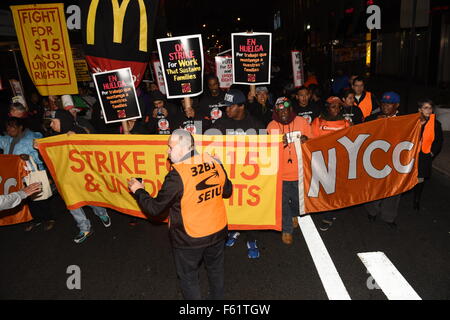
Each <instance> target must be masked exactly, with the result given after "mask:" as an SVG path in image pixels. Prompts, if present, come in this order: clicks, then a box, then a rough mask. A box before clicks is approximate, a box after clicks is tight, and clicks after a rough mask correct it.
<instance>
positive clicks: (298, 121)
mask: <svg viewBox="0 0 450 320" xmlns="http://www.w3.org/2000/svg"><path fill="white" fill-rule="evenodd" d="M267 132H268V133H269V134H287V136H288V141H291V140H292V138H293V137H295V136H296V135H298V134H299V133H301V134H302V135H304V136H307V137H308V138H312V133H311V126H310V125H309V123H308V120H306V119H305V118H303V117H299V116H297V117H295V119H294V120H293V121H292V122H291V123H289V124H285V125H283V124H281V123H279V122H277V121H275V120H273V121H271V122H270V123H269V125H268V126H267ZM279 166H280V168H281V170H282V179H283V180H284V181H297V180H298V161H297V153H296V151H295V145H294V143H293V142H290V143H289V144H288V145H287V147H285V148H283V153H282V154H280V164H279Z"/></svg>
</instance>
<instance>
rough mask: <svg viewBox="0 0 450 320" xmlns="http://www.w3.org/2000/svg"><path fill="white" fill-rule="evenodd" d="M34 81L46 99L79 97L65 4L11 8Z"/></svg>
mask: <svg viewBox="0 0 450 320" xmlns="http://www.w3.org/2000/svg"><path fill="white" fill-rule="evenodd" d="M11 11H12V13H13V18H14V25H15V28H16V33H17V39H18V40H19V45H20V50H21V52H22V57H23V61H24V63H25V66H26V68H27V70H28V74H29V75H30V78H31V79H32V80H33V83H34V85H35V86H36V88H37V89H38V91H39V93H40V94H41V95H43V96H48V95H63V94H77V93H78V87H77V79H76V76H75V71H74V66H73V60H72V50H71V47H70V42H69V36H68V33H67V27H66V20H65V17H64V4H62V3H52V4H31V5H20V6H11Z"/></svg>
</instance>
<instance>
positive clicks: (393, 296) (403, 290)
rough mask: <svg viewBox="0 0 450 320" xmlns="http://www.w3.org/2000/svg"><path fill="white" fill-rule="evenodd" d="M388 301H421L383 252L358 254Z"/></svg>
mask: <svg viewBox="0 0 450 320" xmlns="http://www.w3.org/2000/svg"><path fill="white" fill-rule="evenodd" d="M358 257H359V258H360V259H361V261H362V263H363V264H364V265H365V266H366V268H367V270H368V271H369V272H370V274H371V275H372V277H373V278H374V279H375V282H376V283H377V285H378V286H379V287H380V288H381V290H383V292H384V294H385V295H386V297H387V298H388V299H389V300H422V299H421V298H420V297H419V295H418V294H417V293H416V292H415V291H414V289H413V288H412V287H411V285H410V284H409V283H408V281H406V279H405V278H404V277H403V276H402V275H401V273H400V272H399V271H398V270H397V268H395V266H394V265H393V264H392V262H391V261H390V260H389V258H388V257H387V256H386V255H385V254H384V253H383V252H365V253H358Z"/></svg>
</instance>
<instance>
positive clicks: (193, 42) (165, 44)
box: [157, 35, 204, 98]
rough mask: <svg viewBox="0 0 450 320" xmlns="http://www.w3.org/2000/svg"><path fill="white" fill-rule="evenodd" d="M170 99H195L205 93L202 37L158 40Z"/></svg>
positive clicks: (193, 36) (191, 36)
mask: <svg viewBox="0 0 450 320" xmlns="http://www.w3.org/2000/svg"><path fill="white" fill-rule="evenodd" d="M157 44H158V53H159V59H160V61H161V66H162V70H163V76H164V84H165V86H166V93H167V97H168V98H183V97H184V98H186V97H195V96H198V95H200V94H202V92H203V61H204V60H203V45H202V36H201V35H190V36H182V37H173V38H164V39H157Z"/></svg>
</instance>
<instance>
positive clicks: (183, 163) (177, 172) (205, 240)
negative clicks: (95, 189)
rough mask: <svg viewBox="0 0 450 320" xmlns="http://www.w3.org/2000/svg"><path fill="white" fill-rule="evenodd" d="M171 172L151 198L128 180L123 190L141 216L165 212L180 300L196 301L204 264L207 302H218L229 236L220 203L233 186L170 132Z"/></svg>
mask: <svg viewBox="0 0 450 320" xmlns="http://www.w3.org/2000/svg"><path fill="white" fill-rule="evenodd" d="M168 147H169V148H168V150H167V153H168V156H169V159H170V161H171V163H172V170H171V171H170V172H169V173H168V174H167V176H166V177H165V179H164V183H163V185H162V186H161V189H160V190H159V192H158V195H157V196H156V197H155V198H152V197H151V196H150V195H149V194H148V192H147V191H145V189H144V185H143V184H142V183H140V182H139V181H138V180H136V179H135V178H132V179H131V180H130V181H129V183H128V187H129V189H130V191H131V192H132V193H133V194H134V196H135V198H136V201H137V202H138V204H139V206H140V208H141V209H142V210H143V212H144V213H145V214H146V215H149V216H158V215H160V214H161V213H163V212H164V211H165V210H166V209H168V208H170V210H169V237H170V240H171V243H172V247H173V254H174V259H175V267H176V270H177V275H178V278H179V280H180V286H181V290H182V293H183V296H184V298H185V299H187V300H199V299H201V298H202V297H201V290H200V283H199V269H200V265H201V262H202V261H204V263H205V266H206V270H207V273H208V280H209V289H210V296H209V298H210V299H223V291H224V289H223V287H224V249H225V239H226V238H227V233H228V228H227V225H228V222H227V213H226V209H225V204H224V201H223V199H227V198H230V197H231V194H232V189H233V185H232V183H231V181H230V180H229V179H228V176H227V173H226V171H225V169H224V168H223V166H222V164H221V163H220V162H219V161H218V160H216V159H215V158H213V157H211V156H210V155H208V154H206V153H205V154H199V153H198V152H197V151H196V150H195V148H194V139H193V137H192V135H191V134H190V133H189V132H188V131H186V130H183V129H177V130H175V131H174V132H173V133H172V135H171V136H170V138H169V142H168Z"/></svg>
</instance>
